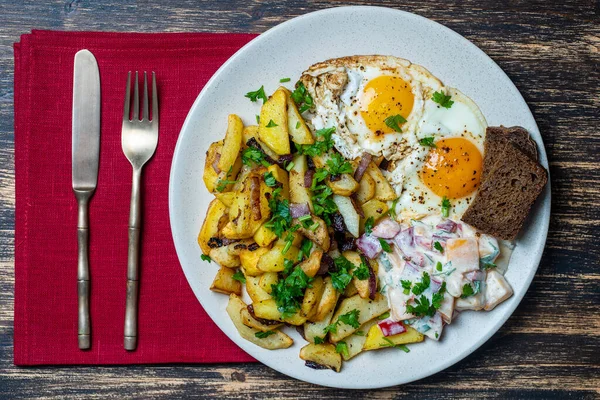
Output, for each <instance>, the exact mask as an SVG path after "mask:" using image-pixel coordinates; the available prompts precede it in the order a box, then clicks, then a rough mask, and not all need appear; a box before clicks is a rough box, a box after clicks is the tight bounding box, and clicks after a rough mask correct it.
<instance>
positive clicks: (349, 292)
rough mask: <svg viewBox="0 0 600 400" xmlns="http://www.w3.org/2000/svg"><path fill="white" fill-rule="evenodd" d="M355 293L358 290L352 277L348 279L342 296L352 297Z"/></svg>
mask: <svg viewBox="0 0 600 400" xmlns="http://www.w3.org/2000/svg"><path fill="white" fill-rule="evenodd" d="M357 293H358V290H356V285H355V284H354V279H352V280H351V281H350V283H349V284H348V286H346V289H344V293H343V296H344V297H352V296H354V295H355V294H357Z"/></svg>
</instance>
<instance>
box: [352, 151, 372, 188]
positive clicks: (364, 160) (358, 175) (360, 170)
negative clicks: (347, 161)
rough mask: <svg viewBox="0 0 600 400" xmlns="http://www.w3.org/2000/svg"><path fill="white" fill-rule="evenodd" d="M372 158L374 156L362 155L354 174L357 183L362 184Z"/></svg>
mask: <svg viewBox="0 0 600 400" xmlns="http://www.w3.org/2000/svg"><path fill="white" fill-rule="evenodd" d="M372 158H373V156H372V155H371V154H369V153H367V152H365V153H363V154H362V157H361V159H360V163H358V167H356V171H355V172H354V179H355V180H356V182H360V180H361V179H362V177H363V175H364V174H365V171H366V170H367V167H368V166H369V164H370V163H371V159H372Z"/></svg>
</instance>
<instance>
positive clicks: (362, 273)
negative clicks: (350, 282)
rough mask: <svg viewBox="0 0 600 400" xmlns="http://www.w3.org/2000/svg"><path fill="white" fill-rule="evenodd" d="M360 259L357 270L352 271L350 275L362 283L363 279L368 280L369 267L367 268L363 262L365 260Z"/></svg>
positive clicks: (369, 274)
mask: <svg viewBox="0 0 600 400" xmlns="http://www.w3.org/2000/svg"><path fill="white" fill-rule="evenodd" d="M360 258H361V263H360V265H359V266H358V268H356V269H355V270H354V272H353V273H352V274H353V275H354V277H355V278H356V279H358V280H360V281H364V280H365V279H369V276H371V272H370V271H369V267H368V266H367V263H366V262H365V259H364V258H363V256H361V257H360Z"/></svg>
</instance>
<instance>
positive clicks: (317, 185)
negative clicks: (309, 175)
mask: <svg viewBox="0 0 600 400" xmlns="http://www.w3.org/2000/svg"><path fill="white" fill-rule="evenodd" d="M328 174H329V172H328V171H327V170H326V169H323V168H319V169H317V170H316V171H315V174H314V175H313V182H312V186H311V190H312V192H313V195H312V197H311V200H312V202H313V208H314V212H315V214H316V215H317V216H320V217H322V218H323V219H324V220H325V222H326V223H327V225H331V214H334V213H335V212H336V211H337V210H338V208H337V205H336V204H335V202H334V201H333V191H332V190H331V188H330V187H329V186H327V185H325V184H321V183H322V182H323V181H324V180H325V179H326V178H327V176H328Z"/></svg>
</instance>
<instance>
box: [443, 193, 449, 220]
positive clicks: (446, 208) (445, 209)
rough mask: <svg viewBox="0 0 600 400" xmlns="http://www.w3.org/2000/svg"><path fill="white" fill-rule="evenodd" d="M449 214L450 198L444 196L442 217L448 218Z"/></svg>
mask: <svg viewBox="0 0 600 400" xmlns="http://www.w3.org/2000/svg"><path fill="white" fill-rule="evenodd" d="M448 215H450V200H448V198H447V197H446V196H444V198H443V199H442V217H444V218H448Z"/></svg>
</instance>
